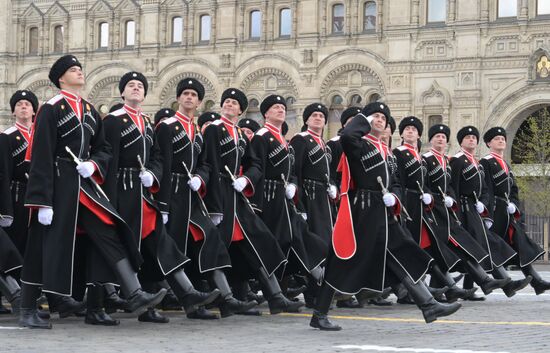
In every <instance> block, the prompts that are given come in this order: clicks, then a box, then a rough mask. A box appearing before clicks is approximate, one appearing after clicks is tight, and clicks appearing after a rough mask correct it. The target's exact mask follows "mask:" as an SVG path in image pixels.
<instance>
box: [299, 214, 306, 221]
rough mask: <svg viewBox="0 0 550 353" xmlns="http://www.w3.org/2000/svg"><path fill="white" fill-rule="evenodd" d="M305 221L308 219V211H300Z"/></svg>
mask: <svg viewBox="0 0 550 353" xmlns="http://www.w3.org/2000/svg"><path fill="white" fill-rule="evenodd" d="M300 214H301V215H302V218H303V219H304V221H307V213H300Z"/></svg>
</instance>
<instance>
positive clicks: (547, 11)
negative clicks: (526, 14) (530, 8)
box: [537, 0, 550, 15]
mask: <svg viewBox="0 0 550 353" xmlns="http://www.w3.org/2000/svg"><path fill="white" fill-rule="evenodd" d="M537 15H550V1H548V0H537Z"/></svg>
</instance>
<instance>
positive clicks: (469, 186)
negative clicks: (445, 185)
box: [449, 151, 516, 271]
mask: <svg viewBox="0 0 550 353" xmlns="http://www.w3.org/2000/svg"><path fill="white" fill-rule="evenodd" d="M472 158H473V157H472ZM449 165H450V167H451V186H452V189H453V191H454V194H455V196H456V200H457V201H458V204H459V207H458V209H457V211H456V213H457V215H458V218H459V219H460V222H461V223H462V226H463V227H464V228H465V229H466V230H467V231H468V233H470V235H472V236H473V237H474V239H476V241H477V242H478V244H479V245H481V247H482V248H483V250H485V251H486V252H488V253H489V259H485V260H483V261H482V262H481V263H480V265H481V266H482V267H483V269H484V270H485V271H491V270H492V269H493V264H494V265H496V266H497V267H498V266H502V265H504V264H505V263H506V262H508V261H509V260H510V259H511V258H512V257H514V256H515V255H516V252H515V251H514V249H512V248H511V247H510V246H509V245H508V244H506V242H505V241H504V240H503V239H502V238H501V237H499V236H498V235H496V234H495V233H494V232H492V231H490V230H488V229H486V227H485V224H484V223H483V219H482V216H481V215H480V214H479V213H478V212H477V210H476V200H479V201H481V202H482V203H483V204H484V205H485V206H486V205H488V204H489V200H488V196H489V195H488V194H487V191H486V185H485V180H484V178H485V176H484V171H483V166H482V165H476V164H475V163H473V162H472V161H471V160H470V158H468V156H466V154H465V153H464V152H463V151H461V152H459V153H457V154H456V155H454V156H453V157H452V158H451V161H450V163H449Z"/></svg>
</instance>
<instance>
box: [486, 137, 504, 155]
mask: <svg viewBox="0 0 550 353" xmlns="http://www.w3.org/2000/svg"><path fill="white" fill-rule="evenodd" d="M487 146H488V147H489V148H490V149H491V151H499V152H500V151H504V150H505V149H506V138H505V137H504V136H495V137H493V139H492V140H491V141H489V143H488V144H487Z"/></svg>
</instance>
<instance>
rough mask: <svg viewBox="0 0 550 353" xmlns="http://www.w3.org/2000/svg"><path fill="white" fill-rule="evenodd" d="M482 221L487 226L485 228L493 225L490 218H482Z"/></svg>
mask: <svg viewBox="0 0 550 353" xmlns="http://www.w3.org/2000/svg"><path fill="white" fill-rule="evenodd" d="M483 222H484V223H485V227H487V229H491V227H492V226H493V221H491V220H490V219H484V220H483Z"/></svg>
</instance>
